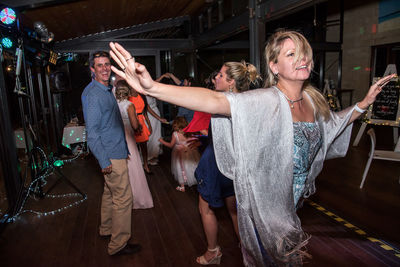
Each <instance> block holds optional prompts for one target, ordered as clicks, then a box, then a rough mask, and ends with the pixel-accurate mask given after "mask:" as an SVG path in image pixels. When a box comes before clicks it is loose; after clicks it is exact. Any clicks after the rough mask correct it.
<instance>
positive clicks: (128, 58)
mask: <svg viewBox="0 0 400 267" xmlns="http://www.w3.org/2000/svg"><path fill="white" fill-rule="evenodd" d="M131 59H133V57H130V58H127V59H125V60H126V62H128V61H129V60H131Z"/></svg>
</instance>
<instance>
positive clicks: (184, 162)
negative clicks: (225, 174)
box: [159, 117, 200, 192]
mask: <svg viewBox="0 0 400 267" xmlns="http://www.w3.org/2000/svg"><path fill="white" fill-rule="evenodd" d="M187 124H188V123H187V121H186V120H185V118H184V117H176V118H175V120H174V121H173V123H172V129H173V130H174V132H173V133H172V138H171V142H166V141H165V140H164V139H162V138H160V139H159V141H160V143H161V144H163V145H165V146H167V147H169V148H172V153H171V172H172V175H173V176H174V177H175V180H177V181H178V183H179V186H178V187H176V190H178V191H181V192H185V185H188V186H192V185H194V184H196V183H197V181H196V178H195V177H194V171H195V170H196V167H197V165H198V163H199V160H200V154H199V152H198V151H197V149H195V148H194V149H192V148H190V147H189V146H188V143H187V142H188V141H189V140H190V138H187V137H186V136H185V133H184V132H183V129H184V128H185V127H186V126H187Z"/></svg>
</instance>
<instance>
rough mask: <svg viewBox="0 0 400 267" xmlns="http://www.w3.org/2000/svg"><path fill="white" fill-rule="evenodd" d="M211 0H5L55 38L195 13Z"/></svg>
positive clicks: (28, 24)
mask: <svg viewBox="0 0 400 267" xmlns="http://www.w3.org/2000/svg"><path fill="white" fill-rule="evenodd" d="M210 2H212V0H211V1H210V0H78V1H76V0H75V1H74V0H57V1H49V0H47V1H46V0H31V1H29V0H25V1H18V0H8V1H2V4H8V5H9V6H11V7H16V9H17V11H19V12H20V14H21V23H22V25H24V27H28V28H31V29H32V28H33V23H34V22H36V21H41V22H43V23H44V24H45V25H46V26H47V28H48V30H49V31H51V32H53V33H54V36H55V41H62V40H66V39H70V38H75V37H80V36H85V35H89V34H94V33H99V32H103V31H108V30H113V29H120V28H123V27H128V26H132V25H137V24H143V23H147V22H152V21H158V20H163V19H167V18H174V17H179V16H184V15H196V14H198V13H199V12H201V11H203V10H204V8H205V7H206V6H207V5H209V3H210Z"/></svg>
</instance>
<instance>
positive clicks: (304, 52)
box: [264, 30, 330, 120]
mask: <svg viewBox="0 0 400 267" xmlns="http://www.w3.org/2000/svg"><path fill="white" fill-rule="evenodd" d="M286 39H291V40H292V41H293V43H294V45H295V56H294V61H293V64H296V63H297V62H299V60H302V59H303V58H306V59H307V60H308V62H310V64H311V68H313V66H314V62H313V60H312V58H313V52H312V49H311V46H310V43H309V42H308V41H307V39H306V38H305V37H304V36H303V35H302V34H301V33H299V32H296V31H288V30H278V31H277V32H275V33H274V34H273V35H272V36H271V37H270V38H269V39H268V43H267V45H266V47H265V64H266V68H265V70H266V73H265V84H264V86H265V87H267V88H268V87H271V86H274V85H276V84H277V83H278V79H279V76H278V75H275V74H274V73H273V71H272V70H271V67H270V65H269V63H270V62H273V63H277V62H278V56H279V54H280V52H281V48H282V45H283V42H284V41H285V40H286ZM303 90H304V91H306V92H307V93H308V95H309V96H310V97H311V99H312V101H313V103H314V105H315V108H316V110H317V112H316V113H317V116H322V117H323V118H324V119H325V120H328V119H329V117H330V111H329V106H328V103H327V102H326V100H325V98H324V96H323V95H322V94H321V93H320V92H319V91H318V90H317V89H316V88H315V87H313V86H312V85H310V84H309V83H304V85H303Z"/></svg>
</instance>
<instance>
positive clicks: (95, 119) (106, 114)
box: [82, 52, 140, 255]
mask: <svg viewBox="0 0 400 267" xmlns="http://www.w3.org/2000/svg"><path fill="white" fill-rule="evenodd" d="M90 70H91V71H92V74H94V79H93V80H92V82H91V83H90V84H89V85H88V86H86V88H85V90H84V91H83V93H82V107H83V115H84V118H85V123H86V131H87V143H88V145H89V148H90V150H91V151H92V153H93V155H94V156H95V157H96V159H97V161H98V162H99V164H100V167H101V171H102V173H103V175H104V192H103V197H102V201H101V224H100V229H99V232H100V236H103V237H109V236H110V237H111V238H110V242H109V243H108V254H110V255H116V254H117V255H119V254H131V253H135V252H138V251H139V250H140V245H138V244H136V245H135V244H128V240H129V239H130V237H131V213H132V203H133V202H132V191H131V187H130V183H129V177H128V167H127V163H126V159H127V157H128V147H127V145H126V141H125V132H124V125H123V122H122V118H121V114H120V111H119V108H118V104H117V102H116V100H115V97H114V95H113V94H112V92H111V87H110V85H109V79H110V75H111V63H110V56H109V54H108V53H107V52H96V53H94V54H93V55H92V56H91V58H90Z"/></svg>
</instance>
